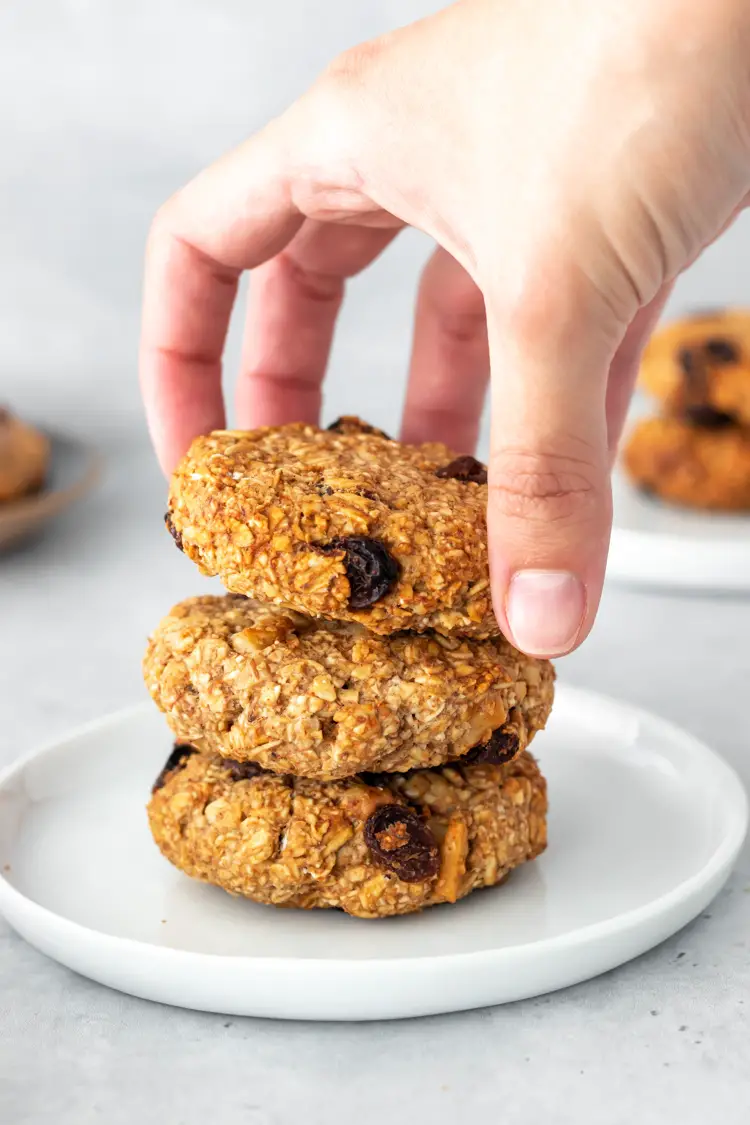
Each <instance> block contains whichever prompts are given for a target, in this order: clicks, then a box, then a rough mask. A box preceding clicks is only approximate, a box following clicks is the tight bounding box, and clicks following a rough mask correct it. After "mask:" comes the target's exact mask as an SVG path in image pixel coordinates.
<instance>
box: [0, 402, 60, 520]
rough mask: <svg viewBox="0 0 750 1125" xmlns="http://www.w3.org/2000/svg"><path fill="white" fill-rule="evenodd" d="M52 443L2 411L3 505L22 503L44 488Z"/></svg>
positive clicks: (0, 479) (0, 480) (0, 468)
mask: <svg viewBox="0 0 750 1125" xmlns="http://www.w3.org/2000/svg"><path fill="white" fill-rule="evenodd" d="M48 464H49V441H48V440H47V438H46V437H45V436H44V434H41V433H40V432H39V431H38V430H35V429H34V428H33V426H28V425H26V423H24V422H22V421H21V420H20V419H19V418H16V417H15V416H14V415H13V414H11V413H10V412H9V411H8V410H5V409H4V408H3V407H0V503H6V502H9V501H11V500H20V499H21V498H22V497H23V496H28V495H29V493H31V492H36V491H38V489H40V488H41V487H42V485H43V484H44V478H45V475H46V472H47V466H48Z"/></svg>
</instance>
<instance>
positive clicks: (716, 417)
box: [683, 405, 735, 430]
mask: <svg viewBox="0 0 750 1125" xmlns="http://www.w3.org/2000/svg"><path fill="white" fill-rule="evenodd" d="M683 417H684V419H685V421H686V422H688V423H689V424H690V425H691V426H697V427H699V428H700V429H702V430H725V429H726V428H727V426H734V425H735V419H734V418H733V417H732V415H731V414H725V412H724V411H723V410H714V408H713V406H705V405H695V406H686V407H685V409H684V411H683Z"/></svg>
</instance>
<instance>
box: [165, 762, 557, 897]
mask: <svg viewBox="0 0 750 1125" xmlns="http://www.w3.org/2000/svg"><path fill="white" fill-rule="evenodd" d="M167 767H168V768H167V770H166V774H165V773H164V771H162V774H161V775H160V776H159V778H158V779H157V785H156V786H155V788H154V792H153V795H152V797H151V801H150V803H149V805H148V816H149V822H150V825H151V831H152V833H153V836H154V839H155V841H156V843H157V844H158V846H159V848H160V850H161V851H162V853H163V854H164V855H165V856H166V858H167V859H168V860H169V861H170V862H171V863H173V864H174V865H175V866H176V867H178V868H180V870H182V871H184V872H185V873H186V874H187V875H191V876H193V877H194V878H197V879H202V880H204V881H205V882H208V883H214V884H216V885H217V886H219V887H222V888H223V889H224V890H225V891H229V892H230V893H231V894H235V895H245V896H246V897H247V898H252V899H255V901H256V902H263V903H269V904H272V905H274V906H296V907H303V908H306V909H311V908H314V907H323V908H326V907H328V908H331V907H338V908H341V909H343V910H345V911H346V912H347V913H348V914H354V915H356V916H357V917H360V918H381V917H387V916H389V915H393V914H409V913H411V912H412V911H415V910H421V909H422V908H423V907H425V906H434V905H436V904H437V903H442V902H455V901H456V900H457V899H460V898H463V897H464V896H465V895H467V894H469V893H470V892H471V891H473V890H475V889H477V888H478V887H489V886H493V885H495V884H497V883H499V882H501V880H502V879H503V878H504V877H505V876H506V875H507V874H508V873H509V872H510V871H511V870H512V868H514V867H518V866H519V865H520V864H522V863H524V862H526V861H527V860H530V859H533V858H535V857H536V856H538V855H539V854H540V853H541V852H542V851H543V850H544V847H545V844H546V813H547V798H546V786H545V782H544V778H543V777H542V775H541V774H540V772H539V769H538V767H537V765H536V763H535V761H534V759H533V758H532V757H531V756H530V755H529V754H527V753H523V754H521V755H520V756H519V757H518V758H516V759H514V761H512V762H510V763H507V764H505V765H474V766H465V765H462V766H446V767H444V768H443V769H431V770H418V771H416V772H414V773H411V774H388V775H379V776H378V777H375V778H368V777H366V776H360V777H351V778H348V779H346V780H343V781H326V782H321V781H313V780H310V779H306V778H294V777H291V776H279V775H277V774H270V773H266V772H265V771H263V770H260V769H258V767H256V766H252V765H249V764H248V763H245V764H243V763H240V762H231V761H227V760H226V759H224V758H221V757H218V756H212V755H204V754H198V753H192V754H191V753H190V751H189V748H184V747H182V748H179V749H178V752H177V753H176V755H174V760H171V762H168V763H167Z"/></svg>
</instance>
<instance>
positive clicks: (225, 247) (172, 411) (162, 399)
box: [140, 124, 302, 472]
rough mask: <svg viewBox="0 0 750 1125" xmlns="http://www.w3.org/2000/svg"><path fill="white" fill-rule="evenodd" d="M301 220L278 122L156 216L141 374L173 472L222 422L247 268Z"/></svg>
mask: <svg viewBox="0 0 750 1125" xmlns="http://www.w3.org/2000/svg"><path fill="white" fill-rule="evenodd" d="M301 223H302V216H301V215H300V213H299V212H298V210H297V209H296V207H295V206H294V205H293V203H292V199H291V190H290V184H289V176H288V174H287V172H286V169H285V146H284V144H282V143H281V141H280V139H279V128H278V126H277V125H276V124H274V125H271V126H269V127H268V129H266V130H264V131H263V132H262V133H260V134H258V135H257V136H256V137H253V138H252V139H251V140H250V141H248V142H247V143H246V144H244V145H242V146H241V147H240V148H239V149H237V150H235V152H233V153H230V154H229V155H228V156H226V157H224V158H223V159H222V160H220V161H219V162H218V163H216V164H214V165H213V166H212V167H211V168H209V169H207V170H206V171H205V172H203V173H201V175H200V176H198V177H197V178H196V179H195V180H193V181H192V183H190V184H188V186H187V187H186V188H184V189H183V190H182V191H181V192H179V193H178V194H177V195H176V196H174V197H173V199H172V200H170V201H169V202H168V203H167V204H166V205H165V206H164V208H162V210H161V212H160V213H159V215H158V216H157V218H156V220H155V222H154V225H153V227H152V230H151V234H150V238H149V245H148V250H147V256H146V273H145V279H144V297H143V318H142V330H141V346H140V378H141V388H142V393H143V398H144V402H145V406H146V415H147V419H148V423H149V428H150V430H151V434H152V437H153V441H154V445H155V447H156V451H157V455H158V457H159V460H160V462H161V465H162V467H163V469H164V470H165V471H166V472H170V471H171V469H172V468H173V466H174V464H175V462H176V461H177V460H178V459H179V457H180V456H181V455H182V453H183V452H184V451H185V449H186V448H187V446H188V445H189V443H190V441H191V440H192V438H193V437H195V436H196V435H197V434H199V433H205V432H207V431H208V430H210V429H214V428H217V427H221V426H222V425H223V420H224V408H223V402H222V395H221V355H222V351H223V347H224V340H225V338H226V332H227V326H228V323H229V316H230V313H231V310H232V304H233V301H234V298H235V294H236V289H237V281H238V278H239V274H240V272H241V271H242V270H243V269H246V268H250V267H252V266H255V265H258V264H259V263H261V262H263V261H265V260H266V259H268V258H269V257H272V256H273V255H274V254H276V253H277V252H278V251H279V250H281V248H282V247H283V246H284V245H285V244H286V243H287V242H288V241H289V240H290V238H291V237H292V236H293V234H294V233H295V231H296V230H297V229H298V227H299V226H300V225H301Z"/></svg>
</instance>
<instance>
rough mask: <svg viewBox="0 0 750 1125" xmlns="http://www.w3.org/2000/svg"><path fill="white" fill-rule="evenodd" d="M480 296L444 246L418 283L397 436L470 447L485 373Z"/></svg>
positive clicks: (484, 327) (486, 355)
mask: <svg viewBox="0 0 750 1125" xmlns="http://www.w3.org/2000/svg"><path fill="white" fill-rule="evenodd" d="M489 369H490V360H489V349H488V346H487V324H486V319H485V312H484V299H483V297H482V294H481V292H480V290H479V289H478V288H477V286H476V285H475V284H474V282H473V281H472V279H471V278H470V277H469V275H468V273H467V272H466V270H465V269H464V268H463V266H461V265H459V263H458V262H457V261H456V259H455V258H453V257H451V255H450V254H448V253H447V252H446V251H445V250H443V249H438V250H436V251H435V253H434V254H433V255H432V257H431V258H430V260H429V262H428V263H427V265H426V267H425V270H424V273H423V274H422V281H421V284H420V287H419V296H418V299H417V312H416V319H415V323H414V342H413V345H412V355H411V369H410V375H409V385H408V389H407V395H406V405H405V407H404V423H403V428H402V434H401V436H402V439H403V440H404V441H408V442H415V443H418V442H423V441H443V442H445V444H446V445H449V446H451V447H452V448H454V449H456V450H458V451H459V452H462V453H471V452H473V450H474V447H475V445H476V441H477V434H478V431H479V420H480V417H481V413H482V407H483V405H484V399H485V395H486V392H487V383H488V381H489V373H490V370H489Z"/></svg>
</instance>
